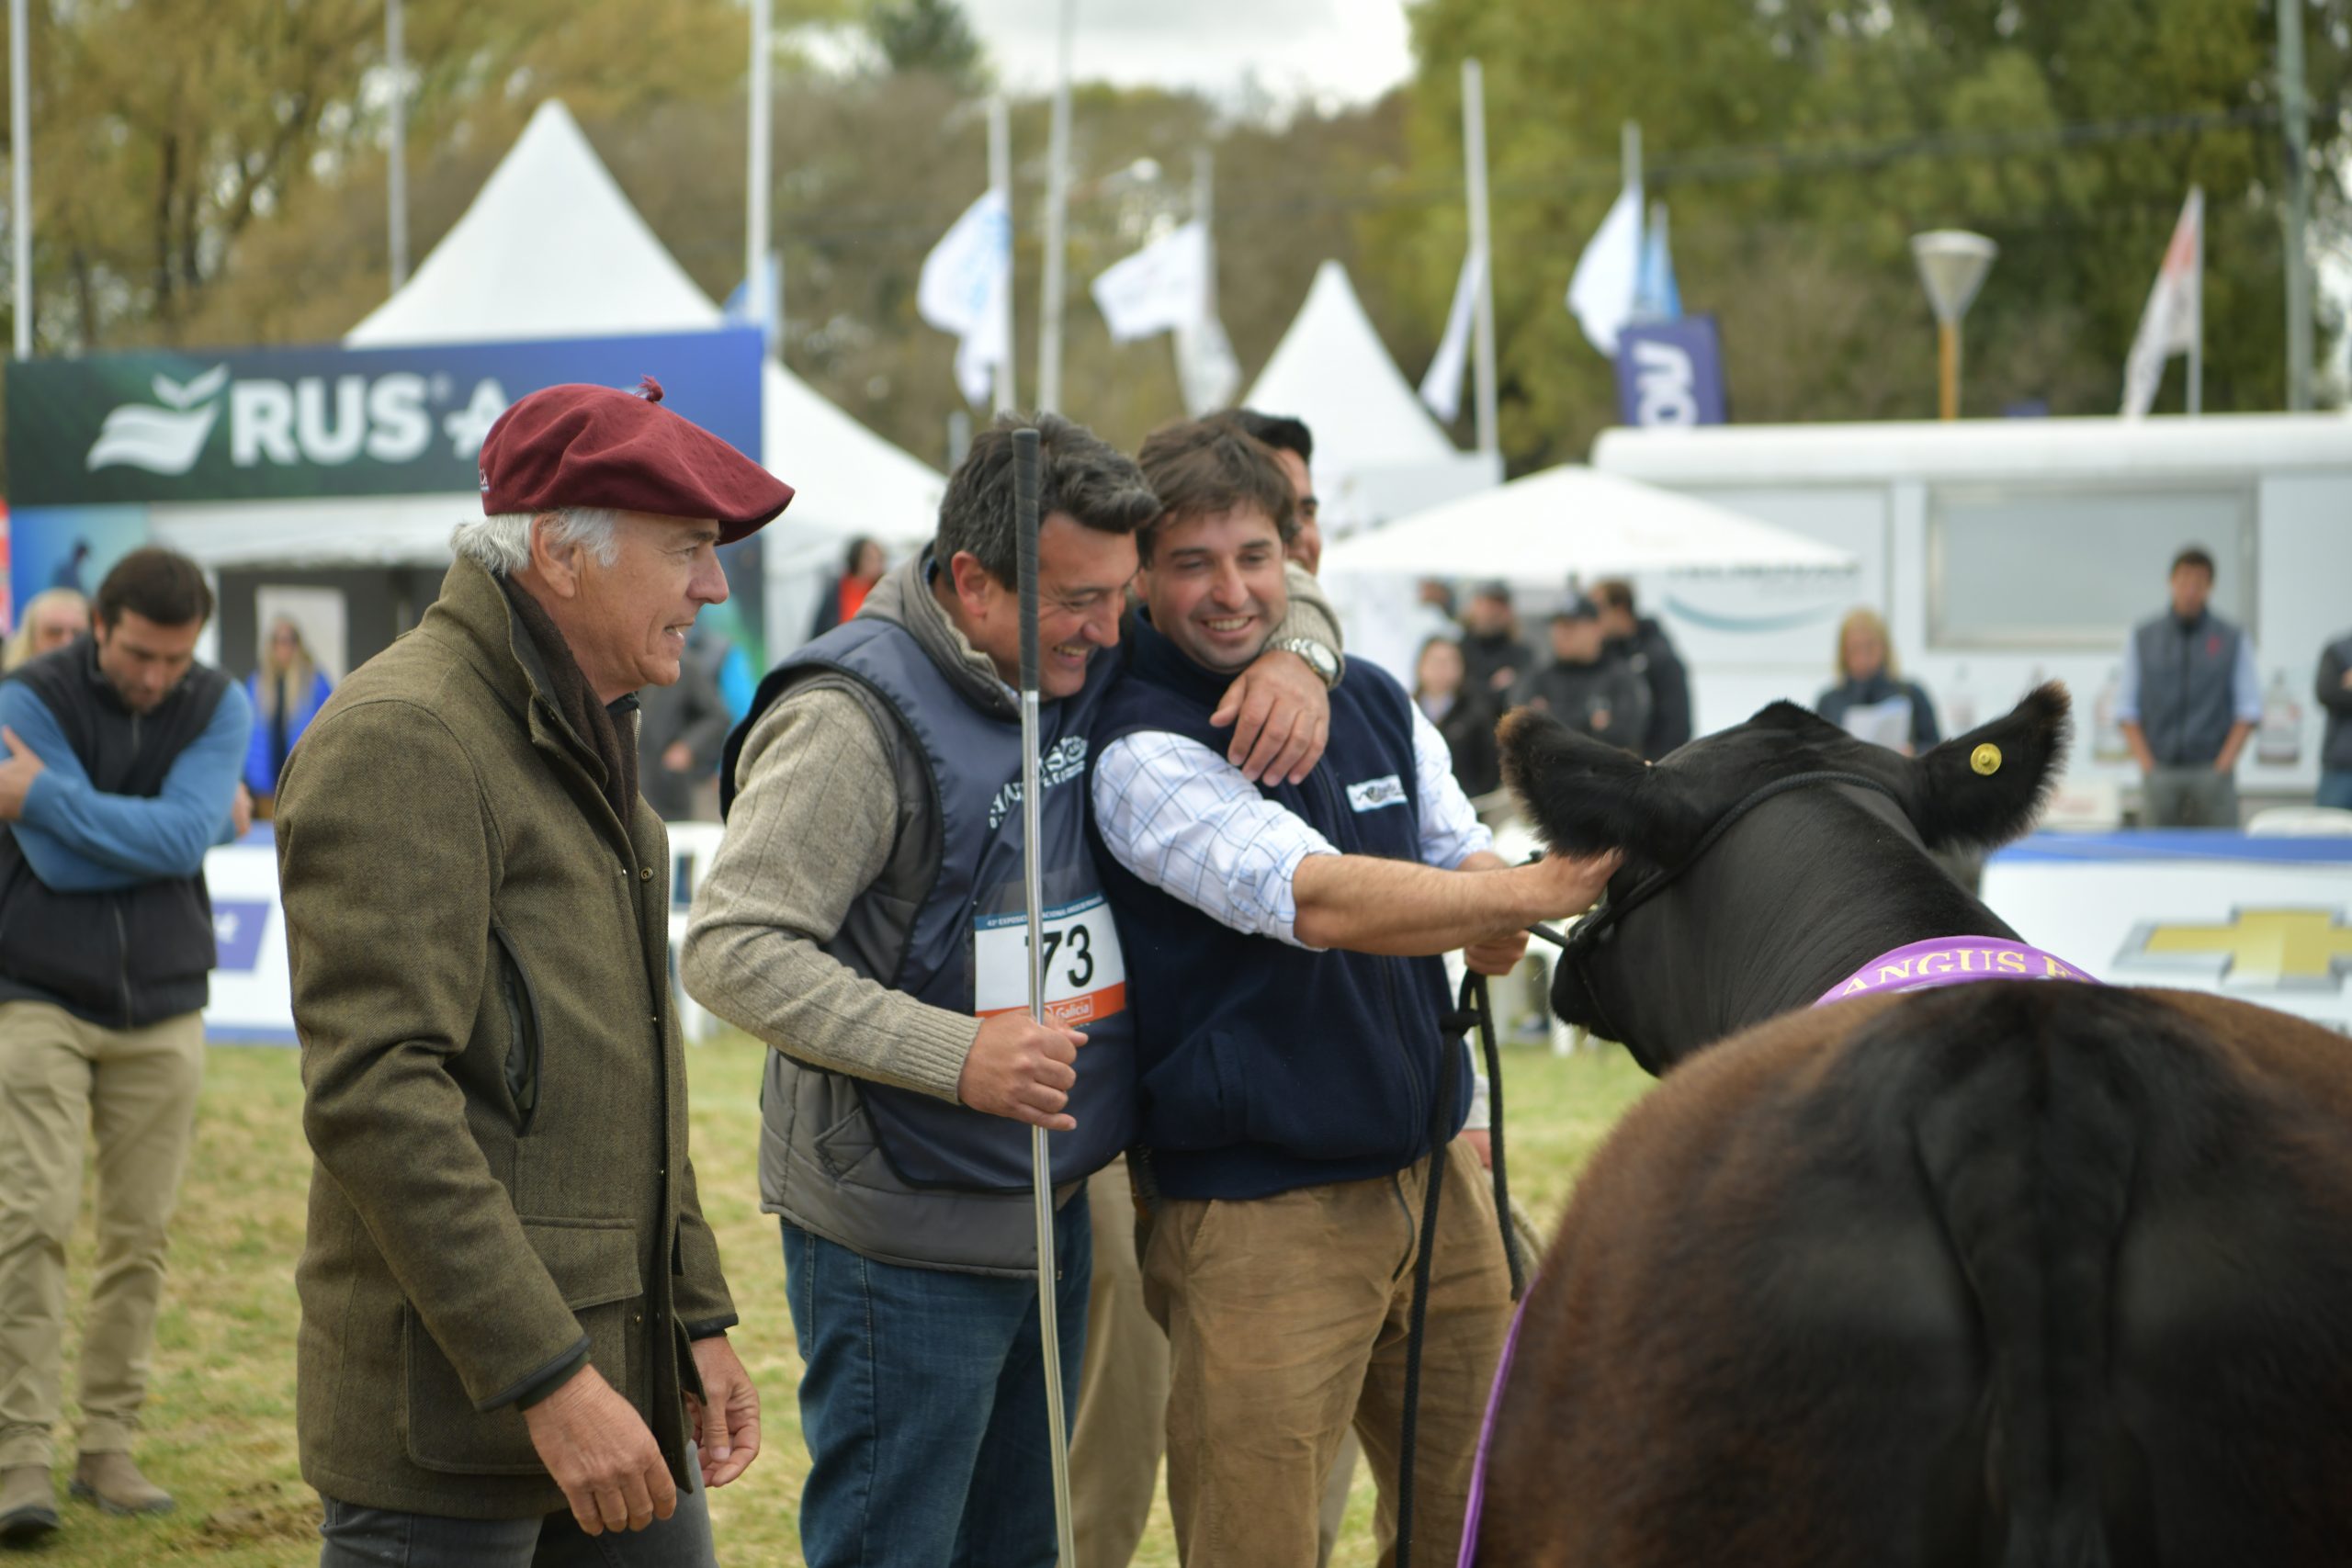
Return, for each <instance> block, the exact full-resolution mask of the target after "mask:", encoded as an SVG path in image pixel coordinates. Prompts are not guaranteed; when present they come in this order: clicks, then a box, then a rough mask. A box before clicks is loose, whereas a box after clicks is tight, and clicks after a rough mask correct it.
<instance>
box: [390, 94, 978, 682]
mask: <svg viewBox="0 0 2352 1568" xmlns="http://www.w3.org/2000/svg"><path fill="white" fill-rule="evenodd" d="M723 320H724V318H723V316H722V315H721V313H720V311H719V310H718V307H717V306H716V305H713V304H712V303H711V302H710V300H709V299H708V298H707V296H705V295H704V294H703V292H702V290H700V289H699V288H695V284H694V280H693V279H692V278H690V277H688V276H686V274H685V272H684V269H682V268H681V267H680V266H679V265H678V264H677V262H676V261H675V260H674V259H673V257H672V256H671V254H670V253H669V252H668V251H667V250H666V249H664V248H663V247H662V242H661V241H660V240H659V239H657V238H656V237H655V236H654V233H653V231H652V230H650V229H649V228H648V227H646V224H645V220H644V219H642V218H640V217H639V215H638V212H637V209H635V208H633V207H631V206H630V205H629V203H628V197H626V196H624V195H623V194H622V193H621V189H620V186H618V185H617V184H616V183H615V182H614V180H613V176H612V175H611V173H610V172H609V171H608V170H606V169H605V165H604V163H603V161H602V160H600V159H599V158H598V157H597V156H596V152H595V149H594V148H593V147H591V146H590V145H589V142H588V138H587V137H586V136H585V135H583V134H582V131H581V130H580V126H579V124H578V122H577V121H575V120H574V119H573V118H571V114H570V113H569V112H568V111H567V110H566V109H565V108H564V107H563V106H562V105H561V104H560V103H558V102H556V101H554V100H552V99H550V100H548V102H546V103H543V104H541V105H540V106H539V107H538V111H537V113H536V114H534V115H533V116H532V117H531V122H530V124H529V126H528V127H526V129H525V130H524V132H523V134H522V136H521V137H520V138H519V139H517V140H516V141H515V146H514V148H513V149H512V150H511V151H510V152H508V153H507V154H506V156H505V158H504V159H503V160H502V161H501V162H500V164H499V165H498V167H497V169H496V170H494V171H493V172H492V175H491V176H490V178H489V179H488V180H487V181H485V182H484V183H483V185H482V188H481V193H480V194H479V195H477V196H476V197H474V200H473V205H472V206H470V207H469V208H468V209H466V213H465V216H464V217H462V218H460V219H459V220H458V222H457V224H456V225H455V226H454V227H453V228H451V229H450V231H449V232H448V233H447V235H445V236H444V237H443V239H442V241H441V243H439V244H438V245H436V246H435V247H434V250H433V254H431V255H428V256H427V257H425V258H424V264H423V265H420V266H419V267H418V268H417V269H416V272H415V274H414V276H412V277H411V278H410V279H409V281H408V283H407V285H406V286H405V287H404V288H401V291H400V292H399V293H398V294H396V295H394V296H393V297H392V298H391V299H388V300H386V301H385V302H384V303H383V304H382V305H380V306H379V307H378V308H377V309H376V310H374V311H372V312H370V313H369V315H368V318H367V319H366V320H364V321H361V322H360V323H359V324H358V325H357V326H356V327H354V328H353V329H352V330H351V333H350V334H349V336H348V337H346V338H345V342H346V343H348V344H351V346H353V347H355V348H375V347H386V346H390V345H392V344H430V343H467V342H489V341H500V340H516V339H531V338H552V337H605V336H618V335H625V334H628V333H663V332H703V331H708V330H710V329H712V328H715V327H718V326H719V325H720V324H721V323H722V321H723ZM761 401H762V411H761V438H762V443H763V446H764V447H765V450H764V451H763V453H762V454H761V460H762V461H763V463H765V464H766V466H767V467H768V468H771V469H773V470H775V472H776V473H777V474H779V475H781V476H782V477H783V478H784V479H786V480H787V481H789V482H790V483H791V484H792V486H793V487H794V490H795V491H796V492H797V493H796V494H795V496H794V499H793V502H792V505H791V508H790V509H789V510H788V511H786V513H785V514H784V515H783V516H782V517H781V518H778V519H777V520H776V521H775V523H772V524H770V525H768V527H767V528H766V529H765V530H764V531H763V534H762V536H761V537H762V538H763V540H764V541H765V554H766V562H767V589H768V605H767V622H768V625H767V632H768V641H769V646H770V649H771V650H772V651H775V652H780V651H782V650H783V649H786V648H789V647H791V646H792V645H793V644H794V643H796V642H797V641H798V640H799V639H800V637H802V636H803V635H805V633H806V630H807V627H808V626H809V619H810V616H811V615H812V614H813V612H814V609H815V605H816V597H817V594H818V592H820V588H821V584H822V582H823V580H824V576H825V574H826V573H828V572H829V571H831V570H834V569H835V567H836V564H837V562H838V559H839V558H840V556H841V554H842V549H843V548H844V547H845V545H846V542H847V541H848V539H849V538H850V537H851V536H854V535H857V534H870V535H873V536H876V537H877V538H880V539H881V540H883V541H884V543H885V544H886V545H888V546H889V547H892V548H894V549H896V548H904V547H908V546H910V545H911V544H913V543H915V542H916V541H919V540H922V539H925V538H928V537H929V536H931V534H932V532H933V528H934V527H935V526H936V525H937V522H938V512H939V498H940V494H941V492H942V491H944V489H945V488H946V481H945V480H944V479H943V478H942V477H941V476H940V475H939V473H938V472H937V471H936V470H934V469H933V468H931V467H929V466H928V465H927V464H924V463H922V462H920V461H918V460H917V459H915V458H914V457H910V456H909V455H908V454H907V453H905V452H903V451H901V450H899V448H898V447H896V446H892V445H891V444H890V443H889V442H888V441H885V440H883V439H882V438H881V437H880V436H878V435H876V434H874V433H873V432H872V431H870V430H868V429H866V428H865V426H864V425H862V424H859V423H857V422H856V421H855V420H854V419H852V418H851V417H850V416H849V415H847V414H846V413H843V412H842V411H841V410H840V409H838V408H836V407H834V406H833V405H832V404H831V403H830V402H828V401H826V400H825V399H824V398H823V397H822V396H821V395H820V394H819V393H818V392H817V390H816V389H814V388H812V387H810V386H809V384H808V383H807V382H805V381H803V380H801V379H800V378H798V377H797V376H795V375H793V374H792V372H790V371H789V370H786V368H785V367H783V366H781V365H779V364H777V363H775V361H774V360H770V361H768V362H767V364H766V366H765V367H764V370H763V382H762V387H761ZM480 507H481V498H480V497H479V496H475V495H470V494H466V495H452V496H450V497H448V498H447V504H446V505H442V504H438V498H410V499H409V500H407V501H406V502H404V503H403V504H402V505H401V506H400V507H398V508H396V509H393V508H376V509H373V511H372V512H371V513H370V517H369V521H370V522H371V523H373V524H374V526H371V527H370V528H368V529H367V530H366V531H365V537H364V539H360V538H356V539H355V540H354V543H355V545H360V546H362V547H364V552H365V553H364V554H363V555H361V556H359V557H357V558H366V559H371V560H386V559H401V560H410V561H417V562H429V561H440V560H446V559H447V558H448V536H449V526H450V525H451V524H453V523H455V522H456V521H458V519H459V518H461V517H464V516H467V515H469V514H473V513H477V512H478V511H479V510H480ZM395 514H397V517H398V518H399V519H401V520H403V521H409V522H413V525H414V531H413V533H409V534H406V535H402V534H401V531H400V530H399V529H398V528H397V527H395V526H393V525H392V519H393V517H394V515H395ZM428 519H429V521H428ZM403 539H404V540H405V543H404V544H403V542H402V541H403ZM346 558H351V557H346Z"/></svg>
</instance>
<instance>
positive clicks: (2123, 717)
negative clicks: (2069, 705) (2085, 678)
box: [2115, 628, 2262, 724]
mask: <svg viewBox="0 0 2352 1568" xmlns="http://www.w3.org/2000/svg"><path fill="white" fill-rule="evenodd" d="M2230 707H2231V709H2232V716H2233V717H2234V718H2235V719H2236V720H2237V721H2238V722H2239V723H2240V724H2260V723H2261V722H2262V677H2261V675H2260V674H2258V673H2257V672H2256V670H2255V657H2254V638H2253V637H2251V636H2249V635H2248V634H2247V633H2246V632H2245V630H2244V629H2243V628H2241V629H2240V630H2239V632H2238V661H2237V665H2236V667H2235V668H2234V669H2233V670H2232V671H2230ZM2115 716H2116V717H2117V718H2118V719H2119V720H2120V721H2121V722H2123V723H2125V724H2137V723H2139V722H2140V638H2139V637H2138V636H2137V635H2136V634H2135V635H2133V636H2131V637H2125V638H2124V639H2123V680H2122V684H2121V687H2120V690H2118V691H2117V693H2116V694H2115Z"/></svg>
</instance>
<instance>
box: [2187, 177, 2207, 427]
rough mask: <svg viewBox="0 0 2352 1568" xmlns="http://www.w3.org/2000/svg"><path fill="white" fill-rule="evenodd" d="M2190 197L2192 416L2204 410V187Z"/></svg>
mask: <svg viewBox="0 0 2352 1568" xmlns="http://www.w3.org/2000/svg"><path fill="white" fill-rule="evenodd" d="M2188 195H2189V199H2190V200H2192V201H2194V202H2195V203H2196V204H2197V262H2196V266H2197V271H2196V274H2195V276H2196V278H2197V331H2196V333H2195V334H2194V335H2192V336H2191V337H2190V338H2189V340H2188V416H2189V417H2190V418H2191V419H2194V418H2196V417H2197V416H2198V415H2199V414H2200V413H2203V412H2205V193H2204V187H2203V186H2189V187H2188Z"/></svg>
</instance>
